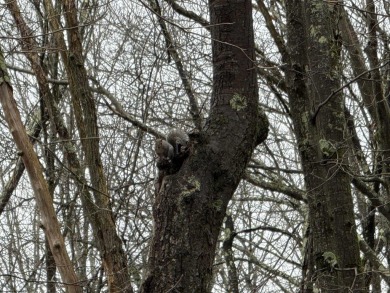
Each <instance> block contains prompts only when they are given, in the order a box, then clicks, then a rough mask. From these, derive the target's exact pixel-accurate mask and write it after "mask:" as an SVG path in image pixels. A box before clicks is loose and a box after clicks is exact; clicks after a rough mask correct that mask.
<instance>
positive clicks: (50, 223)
mask: <svg viewBox="0 0 390 293" xmlns="http://www.w3.org/2000/svg"><path fill="white" fill-rule="evenodd" d="M0 101H1V104H2V107H3V111H4V115H5V120H6V121H7V124H8V127H9V129H10V131H11V134H12V136H13V138H14V141H15V144H16V146H17V148H18V149H19V152H20V155H21V157H22V159H23V163H24V166H25V168H26V170H27V173H28V175H29V178H30V182H31V186H32V188H33V190H34V194H35V199H36V202H37V207H38V210H39V212H40V217H41V225H42V228H43V231H44V232H45V236H46V237H47V240H48V242H49V245H50V250H51V251H52V253H53V257H54V259H55V262H56V265H57V267H58V270H59V272H60V274H61V277H62V280H63V282H64V283H65V286H66V287H67V289H68V290H69V292H82V290H81V287H80V286H79V285H78V279H77V276H76V273H75V271H74V270H73V265H72V263H71V262H70V259H69V256H68V254H67V252H66V248H65V242H64V239H63V237H62V235H61V230H60V226H59V223H58V220H57V216H56V213H55V211H54V208H53V201H52V198H51V195H50V192H49V188H48V185H47V182H46V181H45V179H44V177H43V173H42V168H41V165H40V163H39V160H38V157H37V155H36V154H35V152H34V149H33V146H32V144H31V142H30V140H29V138H28V136H27V133H26V130H25V128H24V126H23V123H22V120H21V118H20V114H19V111H18V109H17V106H16V102H15V100H14V99H13V93H12V87H11V85H10V79H9V76H8V74H7V72H6V66H5V60H4V57H3V53H2V51H1V50H0Z"/></svg>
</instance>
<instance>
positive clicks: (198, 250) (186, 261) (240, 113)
mask: <svg viewBox="0 0 390 293" xmlns="http://www.w3.org/2000/svg"><path fill="white" fill-rule="evenodd" d="M210 14H211V32H212V34H211V35H212V40H213V43H212V47H213V65H214V79H213V95H212V99H211V113H210V117H209V120H208V121H207V124H206V126H205V128H204V130H203V131H202V132H201V133H199V134H197V135H192V136H191V142H190V144H191V145H190V153H189V157H188V158H187V159H186V160H185V162H184V164H183V165H182V166H181V169H180V170H179V171H178V172H177V173H175V174H171V175H166V176H165V177H164V178H163V180H162V184H161V186H160V190H159V192H158V193H157V194H156V198H155V203H154V211H153V217H154V221H155V226H154V235H153V238H152V242H151V248H150V255H149V271H148V274H147V278H146V279H145V281H144V283H143V286H142V292H168V291H176V292H208V291H209V290H210V288H209V285H210V280H211V278H212V264H213V260H214V256H215V249H216V243H217V239H218V235H219V231H220V227H221V225H222V221H223V218H224V216H225V211H226V206H227V204H228V202H229V200H230V199H231V197H232V195H233V193H234V191H235V189H236V188H237V185H238V183H239V181H240V179H241V176H242V174H243V171H244V169H245V167H246V163H247V162H248V160H249V158H250V156H251V154H252V151H253V149H254V147H255V145H256V143H259V142H261V141H262V140H264V139H265V137H266V133H267V128H268V125H267V122H266V119H265V117H264V116H261V115H260V113H259V109H258V90H257V84H256V71H255V69H254V67H255V64H254V39H253V27H252V13H251V1H250V0H245V1H228V0H222V1H210Z"/></svg>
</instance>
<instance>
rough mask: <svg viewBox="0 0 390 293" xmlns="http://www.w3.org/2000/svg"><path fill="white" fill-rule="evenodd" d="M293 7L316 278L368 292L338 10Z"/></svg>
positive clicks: (293, 57) (294, 95)
mask: <svg viewBox="0 0 390 293" xmlns="http://www.w3.org/2000/svg"><path fill="white" fill-rule="evenodd" d="M286 7H287V13H288V27H289V31H288V41H289V49H290V68H289V70H288V72H287V80H288V83H289V89H288V90H289V99H290V105H291V114H292V118H293V121H294V126H295V131H296V136H297V140H298V144H299V150H300V154H301V159H302V165H303V170H304V175H305V184H306V188H307V190H308V203H309V223H310V230H311V233H312V239H313V257H314V265H315V272H314V276H313V279H315V280H316V287H317V288H319V289H320V290H321V292H350V290H352V291H359V292H364V282H363V276H362V274H361V269H362V268H361V267H360V258H359V246H358V239H357V234H356V227H355V222H354V214H353V202H352V195H351V189H350V178H349V175H348V174H347V172H346V171H347V166H348V160H347V156H346V149H347V146H346V145H344V141H345V139H344V135H343V134H344V131H345V127H346V123H345V117H344V101H343V97H342V95H341V94H334V92H335V91H336V90H337V89H338V88H339V87H340V82H339V80H340V66H339V53H340V49H341V48H340V43H339V40H338V39H337V37H338V35H337V26H336V24H337V18H338V7H337V5H335V4H328V3H326V2H323V1H304V2H302V1H287V2H286ZM346 243H348V245H345V244H346ZM308 287H310V286H308Z"/></svg>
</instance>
